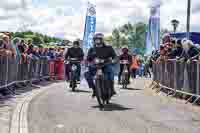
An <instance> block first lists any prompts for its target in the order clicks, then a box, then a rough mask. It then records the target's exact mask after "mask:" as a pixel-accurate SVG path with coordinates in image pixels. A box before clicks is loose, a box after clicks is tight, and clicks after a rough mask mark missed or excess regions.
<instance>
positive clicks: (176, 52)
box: [169, 40, 184, 59]
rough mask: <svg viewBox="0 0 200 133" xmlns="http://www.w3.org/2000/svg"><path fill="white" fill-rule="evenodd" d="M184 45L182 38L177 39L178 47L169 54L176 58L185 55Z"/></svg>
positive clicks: (170, 56)
mask: <svg viewBox="0 0 200 133" xmlns="http://www.w3.org/2000/svg"><path fill="white" fill-rule="evenodd" d="M183 52H184V50H183V46H182V42H181V40H177V43H176V48H175V49H173V50H172V52H171V54H169V58H171V59H174V58H176V57H181V56H182V55H183Z"/></svg>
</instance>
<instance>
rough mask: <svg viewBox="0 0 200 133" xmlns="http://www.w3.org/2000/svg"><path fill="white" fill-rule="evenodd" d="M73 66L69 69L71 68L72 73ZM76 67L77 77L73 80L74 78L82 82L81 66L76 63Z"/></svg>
mask: <svg viewBox="0 0 200 133" xmlns="http://www.w3.org/2000/svg"><path fill="white" fill-rule="evenodd" d="M72 65H73V64H70V65H69V67H70V71H72V70H71V69H72ZM74 65H76V67H77V70H76V72H75V75H74V76H75V77H71V78H74V79H75V80H80V77H81V64H78V63H75V64H74Z"/></svg>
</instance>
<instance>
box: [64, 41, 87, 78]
mask: <svg viewBox="0 0 200 133" xmlns="http://www.w3.org/2000/svg"><path fill="white" fill-rule="evenodd" d="M71 58H75V59H77V61H80V62H81V61H82V60H83V58H84V52H83V49H82V48H81V47H80V42H79V41H77V40H76V41H74V42H73V46H72V47H71V48H69V49H68V50H67V52H66V54H65V60H69V59H71ZM70 65H71V64H70ZM76 66H77V80H78V81H80V75H81V64H80V63H76ZM70 68H71V67H70Z"/></svg>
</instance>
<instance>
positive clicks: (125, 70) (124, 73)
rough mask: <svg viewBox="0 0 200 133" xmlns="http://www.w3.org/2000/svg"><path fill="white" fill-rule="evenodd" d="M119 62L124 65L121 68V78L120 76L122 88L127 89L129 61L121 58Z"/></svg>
mask: <svg viewBox="0 0 200 133" xmlns="http://www.w3.org/2000/svg"><path fill="white" fill-rule="evenodd" d="M120 64H123V65H124V68H123V71H122V78H121V82H122V88H123V89H127V86H128V84H129V72H128V65H129V61H128V60H122V61H120Z"/></svg>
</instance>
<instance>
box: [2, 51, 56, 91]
mask: <svg viewBox="0 0 200 133" xmlns="http://www.w3.org/2000/svg"><path fill="white" fill-rule="evenodd" d="M50 63H52V60H49V59H48V58H47V57H46V56H44V57H40V58H32V57H27V62H25V61H24V62H23V61H17V60H16V58H15V57H12V56H6V55H0V90H1V89H3V88H8V87H10V86H12V85H16V84H18V83H26V84H29V83H30V84H32V82H33V81H41V80H44V79H50V78H51V76H52V75H53V76H54V77H55V76H56V75H55V70H51V72H50V67H52V64H51V66H50ZM54 65H55V64H54ZM51 69H52V68H51ZM53 69H55V67H53ZM8 89H9V88H8Z"/></svg>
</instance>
